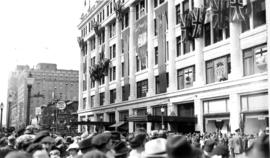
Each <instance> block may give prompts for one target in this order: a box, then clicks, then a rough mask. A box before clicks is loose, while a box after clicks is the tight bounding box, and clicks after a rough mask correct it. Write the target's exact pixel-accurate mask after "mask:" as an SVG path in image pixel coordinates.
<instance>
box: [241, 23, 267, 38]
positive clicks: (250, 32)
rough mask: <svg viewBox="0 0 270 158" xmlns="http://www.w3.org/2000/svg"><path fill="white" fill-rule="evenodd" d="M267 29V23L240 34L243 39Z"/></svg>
mask: <svg viewBox="0 0 270 158" xmlns="http://www.w3.org/2000/svg"><path fill="white" fill-rule="evenodd" d="M265 31H266V25H262V26H259V27H257V28H254V29H252V30H249V31H246V32H243V33H241V34H240V39H243V38H248V37H250V36H253V35H255V34H258V33H261V32H265Z"/></svg>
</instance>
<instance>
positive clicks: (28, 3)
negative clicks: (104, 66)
mask: <svg viewBox="0 0 270 158" xmlns="http://www.w3.org/2000/svg"><path fill="white" fill-rule="evenodd" d="M91 1H92V0H91ZM83 3H84V0H0V73H1V77H0V102H3V103H4V105H6V100H7V99H6V98H7V96H6V95H7V83H8V74H9V72H10V71H12V70H14V69H15V67H16V65H18V64H22V65H26V64H27V65H29V66H30V67H33V66H35V65H36V64H37V63H39V62H47V63H56V64H57V67H58V68H60V69H73V70H79V61H80V60H79V58H80V57H79V56H80V50H79V47H78V44H77V36H79V35H80V31H78V29H77V25H78V24H79V22H80V16H81V13H82V12H83Z"/></svg>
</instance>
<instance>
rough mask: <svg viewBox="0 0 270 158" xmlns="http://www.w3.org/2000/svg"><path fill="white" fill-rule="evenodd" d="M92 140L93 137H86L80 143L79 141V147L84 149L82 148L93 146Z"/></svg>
mask: <svg viewBox="0 0 270 158" xmlns="http://www.w3.org/2000/svg"><path fill="white" fill-rule="evenodd" d="M91 141H92V137H90V138H86V139H84V140H82V141H80V143H79V148H80V149H81V150H82V149H87V148H92V147H93V145H92V143H91Z"/></svg>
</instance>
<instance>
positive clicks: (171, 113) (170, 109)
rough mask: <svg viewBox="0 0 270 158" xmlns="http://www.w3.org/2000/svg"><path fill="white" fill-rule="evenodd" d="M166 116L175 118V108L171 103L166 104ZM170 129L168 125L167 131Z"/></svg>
mask: <svg viewBox="0 0 270 158" xmlns="http://www.w3.org/2000/svg"><path fill="white" fill-rule="evenodd" d="M167 109H168V110H167V115H168V116H176V115H177V106H176V105H175V104H173V103H172V102H168V105H167ZM171 130H172V128H171V126H170V124H168V131H171Z"/></svg>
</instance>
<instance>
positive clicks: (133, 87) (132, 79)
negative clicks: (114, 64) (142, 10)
mask: <svg viewBox="0 0 270 158" xmlns="http://www.w3.org/2000/svg"><path fill="white" fill-rule="evenodd" d="M134 23H135V7H134V6H133V5H131V6H130V7H129V27H130V36H129V62H130V63H129V83H130V96H129V100H134V99H136V80H135V72H136V56H135V45H134V44H135V43H134V37H135V32H134V31H135V27H134ZM132 124H133V122H132ZM132 131H133V125H132Z"/></svg>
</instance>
